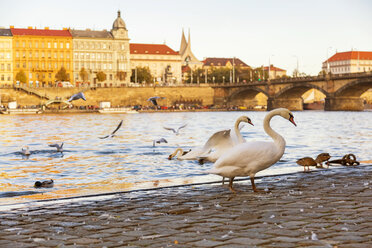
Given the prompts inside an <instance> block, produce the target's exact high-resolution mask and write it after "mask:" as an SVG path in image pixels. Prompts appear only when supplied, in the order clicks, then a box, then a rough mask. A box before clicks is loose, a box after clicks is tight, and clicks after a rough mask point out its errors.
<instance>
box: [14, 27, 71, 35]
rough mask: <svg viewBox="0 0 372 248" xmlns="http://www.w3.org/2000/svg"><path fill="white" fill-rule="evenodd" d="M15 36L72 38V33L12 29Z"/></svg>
mask: <svg viewBox="0 0 372 248" xmlns="http://www.w3.org/2000/svg"><path fill="white" fill-rule="evenodd" d="M10 30H11V32H12V34H13V35H35V36H61V37H71V34H70V32H69V31H68V30H67V29H64V30H51V29H48V28H45V29H34V28H11V29H10Z"/></svg>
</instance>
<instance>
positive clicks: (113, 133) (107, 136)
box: [98, 120, 123, 139]
mask: <svg viewBox="0 0 372 248" xmlns="http://www.w3.org/2000/svg"><path fill="white" fill-rule="evenodd" d="M122 124H123V120H121V121H120V123H119V125H118V126H117V127H116V129H115V130H114V131H113V132H112V133H111V134H109V135H106V136H103V137H98V138H100V139H106V138H112V137H114V136H115V133H116V132H117V131H118V130H119V129H120V127H121V125H122Z"/></svg>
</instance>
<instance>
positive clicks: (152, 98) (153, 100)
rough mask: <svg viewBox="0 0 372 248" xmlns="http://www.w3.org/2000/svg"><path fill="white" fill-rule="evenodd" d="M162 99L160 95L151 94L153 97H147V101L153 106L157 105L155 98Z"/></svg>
mask: <svg viewBox="0 0 372 248" xmlns="http://www.w3.org/2000/svg"><path fill="white" fill-rule="evenodd" d="M159 98H160V99H164V98H165V97H160V96H153V97H150V98H149V99H147V101H149V102H151V103H152V104H154V106H158V102H157V101H156V100H157V99H159Z"/></svg>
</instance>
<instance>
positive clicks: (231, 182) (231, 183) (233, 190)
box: [229, 177, 236, 193]
mask: <svg viewBox="0 0 372 248" xmlns="http://www.w3.org/2000/svg"><path fill="white" fill-rule="evenodd" d="M234 178H235V177H231V178H230V180H229V189H230V190H231V192H233V193H236V191H235V189H234V188H233V186H232V185H233V181H234Z"/></svg>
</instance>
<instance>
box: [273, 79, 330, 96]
mask: <svg viewBox="0 0 372 248" xmlns="http://www.w3.org/2000/svg"><path fill="white" fill-rule="evenodd" d="M310 89H316V90H319V91H320V92H322V93H323V94H324V95H325V96H326V97H328V96H329V93H328V92H327V91H326V90H325V89H323V88H321V87H319V86H317V85H314V84H311V83H301V84H292V85H289V86H286V87H284V88H283V89H281V90H279V91H278V92H277V93H276V94H275V96H274V98H277V99H280V98H300V97H301V96H302V95H303V94H304V93H305V92H306V91H308V90H310Z"/></svg>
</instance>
